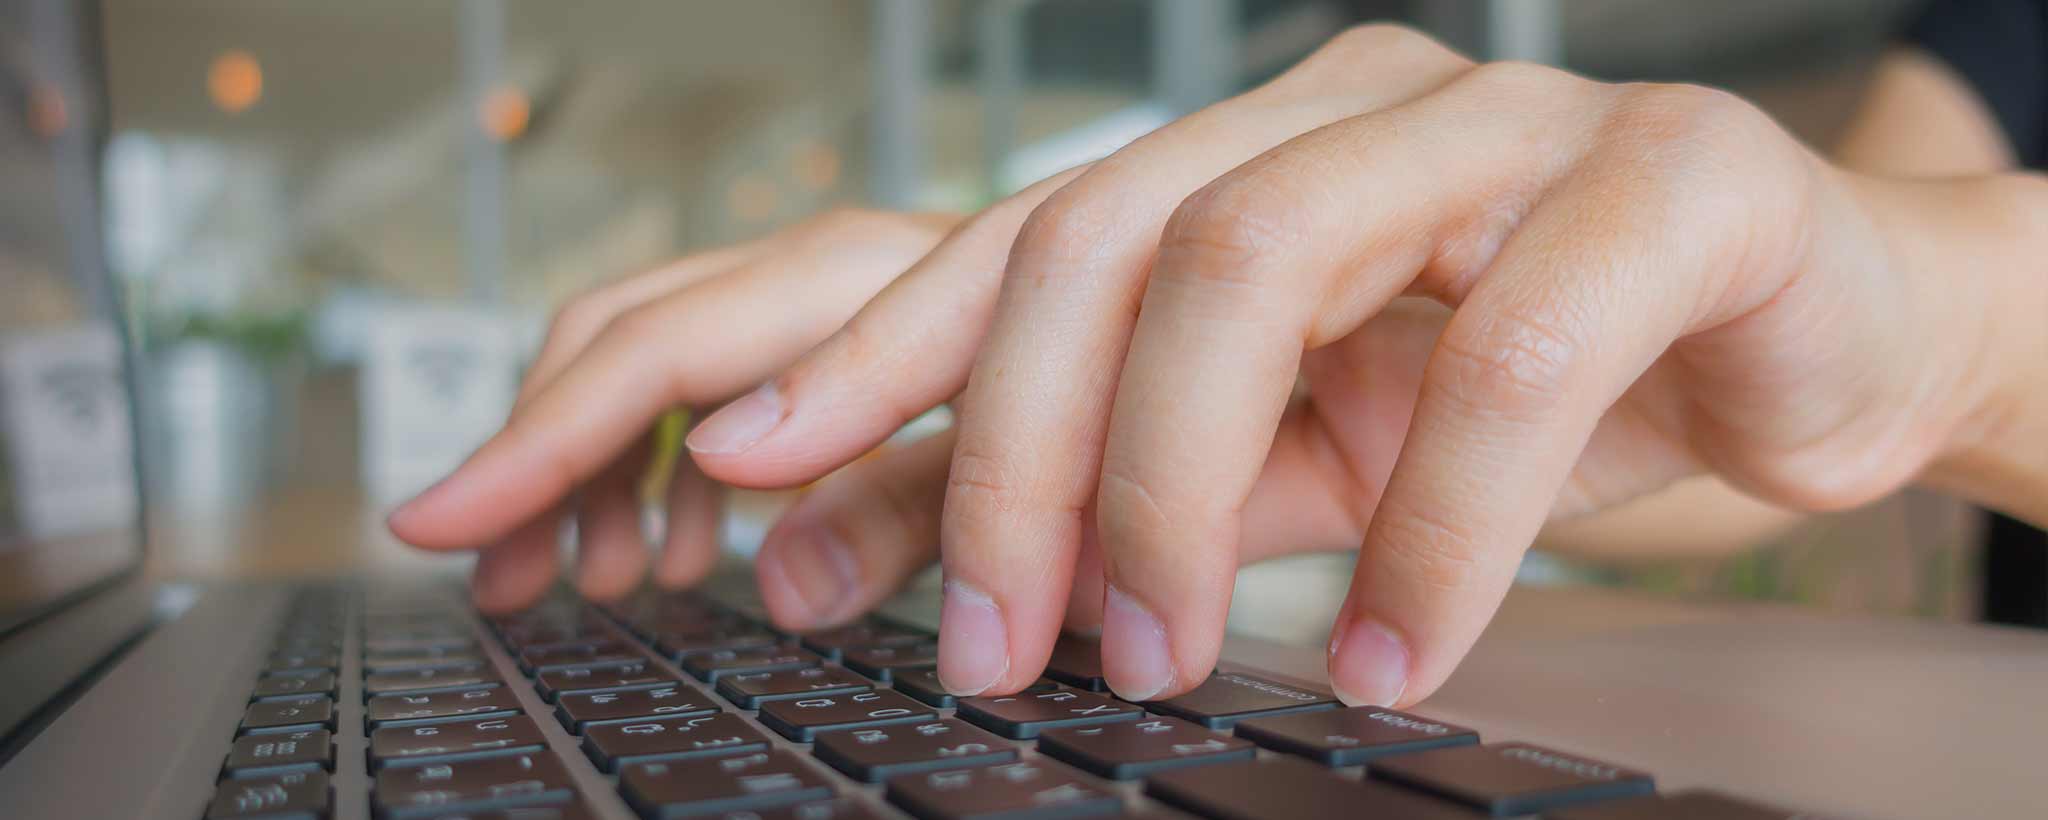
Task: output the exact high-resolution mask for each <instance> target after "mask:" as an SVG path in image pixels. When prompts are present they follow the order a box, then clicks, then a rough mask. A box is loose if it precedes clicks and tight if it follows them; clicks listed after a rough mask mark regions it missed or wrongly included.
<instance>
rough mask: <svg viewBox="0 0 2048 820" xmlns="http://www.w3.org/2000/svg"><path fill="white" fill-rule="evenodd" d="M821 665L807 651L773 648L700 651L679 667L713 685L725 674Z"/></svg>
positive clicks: (816, 657)
mask: <svg viewBox="0 0 2048 820" xmlns="http://www.w3.org/2000/svg"><path fill="white" fill-rule="evenodd" d="M821 662H822V661H821V659H820V658H819V657H818V656H817V655H816V654H813V653H812V652H811V651H810V650H808V649H792V648H790V647H783V646H773V647H767V648H763V649H747V650H739V651H734V650H730V649H721V650H718V651H716V652H700V653H697V654H695V655H690V656H688V657H685V658H683V660H682V665H683V671H685V672H688V673H690V674H691V675H695V676H696V678H697V679H698V680H701V681H704V682H707V683H717V682H718V679H719V678H720V677H722V676H725V675H732V674H740V673H746V672H773V671H775V670H778V669H802V668H804V667H807V666H817V665H818V664H819V663H821Z"/></svg>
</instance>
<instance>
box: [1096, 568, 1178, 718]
mask: <svg viewBox="0 0 2048 820" xmlns="http://www.w3.org/2000/svg"><path fill="white" fill-rule="evenodd" d="M1106 589H1107V592H1105V593H1104V595H1103V603H1102V647H1103V650H1104V651H1103V653H1102V673H1103V677H1105V678H1107V679H1108V680H1109V688H1110V689H1111V690H1114V691H1115V692H1116V694H1117V697H1120V698H1123V699H1124V700H1151V699H1152V696H1154V695H1157V694H1159V693H1160V691H1161V690H1164V689H1165V688H1166V687H1167V685H1168V684H1170V683H1172V682H1173V652H1172V651H1171V650H1169V649H1167V647H1166V627H1164V626H1161V625H1160V624H1159V619H1158V618H1157V617H1154V616H1153V615H1152V611H1151V610H1148V609H1146V608H1145V605H1144V604H1141V603H1138V599H1136V598H1133V597H1131V596H1129V595H1126V594H1124V592H1123V590H1120V589H1117V588H1116V587H1115V586H1114V585H1111V586H1108V587H1106Z"/></svg>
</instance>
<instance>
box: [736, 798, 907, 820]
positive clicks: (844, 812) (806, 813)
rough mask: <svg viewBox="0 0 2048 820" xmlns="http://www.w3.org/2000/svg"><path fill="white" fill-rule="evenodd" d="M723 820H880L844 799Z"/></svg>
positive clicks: (737, 814)
mask: <svg viewBox="0 0 2048 820" xmlns="http://www.w3.org/2000/svg"><path fill="white" fill-rule="evenodd" d="M721 817H722V818H724V820H881V817H882V816H881V815H879V814H876V813H874V811H872V810H870V809H869V808H868V807H866V806H863V805H861V804H859V803H855V802H853V801H852V800H848V799H846V798H843V797H841V798H835V799H832V800H814V801H811V802H809V803H797V804H795V805H790V806H783V807H781V808H776V809H757V810H754V811H749V812H746V813H744V814H741V813H738V812H734V813H731V814H726V815H721Z"/></svg>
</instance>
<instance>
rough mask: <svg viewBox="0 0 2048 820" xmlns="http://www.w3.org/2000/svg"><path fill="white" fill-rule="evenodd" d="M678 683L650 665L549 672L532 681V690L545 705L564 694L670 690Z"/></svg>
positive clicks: (625, 665)
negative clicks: (644, 689)
mask: <svg viewBox="0 0 2048 820" xmlns="http://www.w3.org/2000/svg"><path fill="white" fill-rule="evenodd" d="M679 683H681V681H679V680H677V679H676V676H674V675H671V674H669V673H667V672H665V671H662V670H661V669H660V668H658V667H656V666H655V665H654V664H653V663H652V662H650V661H634V662H631V663H615V664H608V665H605V666H572V667H569V668H567V669H550V670H548V671H546V672H542V673H540V674H539V675H537V676H535V677H534V679H533V685H534V688H535V689H538V690H540V694H541V697H544V698H547V699H548V700H549V701H553V700H555V699H556V698H558V697H560V696H561V695H562V694H563V693H565V692H601V691H605V690H613V689H634V688H641V687H654V686H673V685H676V684H679Z"/></svg>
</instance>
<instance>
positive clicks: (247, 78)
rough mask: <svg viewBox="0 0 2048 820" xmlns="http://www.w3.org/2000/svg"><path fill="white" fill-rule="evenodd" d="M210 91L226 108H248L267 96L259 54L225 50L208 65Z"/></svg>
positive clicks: (233, 111)
mask: <svg viewBox="0 0 2048 820" xmlns="http://www.w3.org/2000/svg"><path fill="white" fill-rule="evenodd" d="M206 93H207V95H208V96H210V97H212V98H213V104H214V107H216V108H219V109H220V110H222V111H226V112H228V113H230V114H240V113H242V112H243V111H247V110H249V106H252V105H255V104H256V101H257V100H260V99H263V65H262V64H261V63H258V62H256V55H253V54H250V53H249V52H246V51H243V50H241V49H230V50H227V51H223V52H221V53H220V56H218V57H215V58H213V65H212V66H210V67H208V68H207V69H206Z"/></svg>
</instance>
